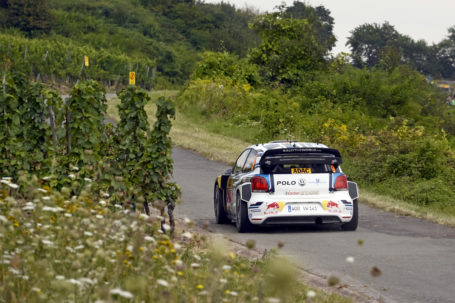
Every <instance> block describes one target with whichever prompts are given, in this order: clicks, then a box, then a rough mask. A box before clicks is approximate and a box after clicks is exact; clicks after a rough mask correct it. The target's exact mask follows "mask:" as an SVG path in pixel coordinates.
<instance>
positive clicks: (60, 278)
mask: <svg viewBox="0 0 455 303" xmlns="http://www.w3.org/2000/svg"><path fill="white" fill-rule="evenodd" d="M55 280H65V276H62V275H57V276H55Z"/></svg>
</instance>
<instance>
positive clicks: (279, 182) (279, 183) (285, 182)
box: [276, 181, 297, 186]
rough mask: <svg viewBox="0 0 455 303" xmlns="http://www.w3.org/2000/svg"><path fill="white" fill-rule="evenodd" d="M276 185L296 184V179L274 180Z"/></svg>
mask: <svg viewBox="0 0 455 303" xmlns="http://www.w3.org/2000/svg"><path fill="white" fill-rule="evenodd" d="M276 185H277V186H279V185H297V181H276Z"/></svg>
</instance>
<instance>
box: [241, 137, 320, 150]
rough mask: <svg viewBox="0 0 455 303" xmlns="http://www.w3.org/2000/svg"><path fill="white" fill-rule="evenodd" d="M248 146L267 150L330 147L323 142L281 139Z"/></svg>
mask: <svg viewBox="0 0 455 303" xmlns="http://www.w3.org/2000/svg"><path fill="white" fill-rule="evenodd" d="M248 148H252V149H255V150H257V151H262V152H265V151H268V150H271V149H283V148H328V147H327V146H326V145H324V144H321V143H313V142H298V141H289V140H287V141H286V140H281V141H271V142H268V143H261V144H254V145H251V146H248Z"/></svg>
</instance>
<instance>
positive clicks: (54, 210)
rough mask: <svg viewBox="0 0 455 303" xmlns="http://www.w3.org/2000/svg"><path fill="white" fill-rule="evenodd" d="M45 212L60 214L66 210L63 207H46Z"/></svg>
mask: <svg viewBox="0 0 455 303" xmlns="http://www.w3.org/2000/svg"><path fill="white" fill-rule="evenodd" d="M43 211H50V212H53V213H58V212H61V211H64V209H63V208H61V207H50V206H44V207H43Z"/></svg>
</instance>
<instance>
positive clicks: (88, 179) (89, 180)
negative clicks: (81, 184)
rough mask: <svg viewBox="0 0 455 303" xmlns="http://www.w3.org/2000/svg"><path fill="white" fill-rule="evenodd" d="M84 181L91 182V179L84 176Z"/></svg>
mask: <svg viewBox="0 0 455 303" xmlns="http://www.w3.org/2000/svg"><path fill="white" fill-rule="evenodd" d="M84 181H87V182H92V179H90V178H84Z"/></svg>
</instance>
